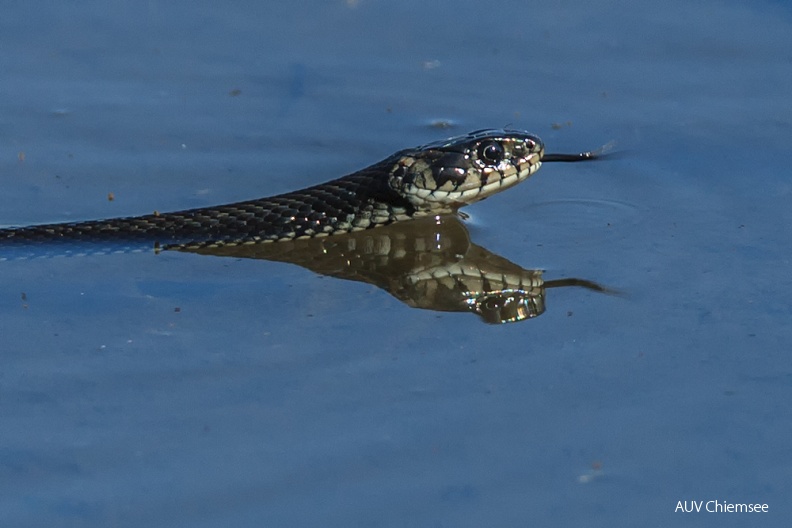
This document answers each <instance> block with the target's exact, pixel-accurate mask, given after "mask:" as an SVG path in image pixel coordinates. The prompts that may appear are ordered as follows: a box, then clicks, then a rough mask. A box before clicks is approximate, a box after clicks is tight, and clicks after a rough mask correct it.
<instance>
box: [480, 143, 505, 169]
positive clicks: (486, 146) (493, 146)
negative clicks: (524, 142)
mask: <svg viewBox="0 0 792 528" xmlns="http://www.w3.org/2000/svg"><path fill="white" fill-rule="evenodd" d="M476 153H477V154H478V158H479V159H480V160H482V161H483V162H484V163H486V164H488V165H497V164H498V163H500V162H501V161H503V156H504V154H505V151H504V149H503V145H501V143H500V142H499V141H493V140H489V141H484V142H482V143H481V145H479V147H478V151H477V152H476Z"/></svg>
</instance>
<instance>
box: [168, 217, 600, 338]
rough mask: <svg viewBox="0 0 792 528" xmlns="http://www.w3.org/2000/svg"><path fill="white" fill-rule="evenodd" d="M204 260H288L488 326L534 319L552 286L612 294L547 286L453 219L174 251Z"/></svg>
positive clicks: (580, 282) (563, 282) (564, 282)
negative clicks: (473, 237) (470, 316)
mask: <svg viewBox="0 0 792 528" xmlns="http://www.w3.org/2000/svg"><path fill="white" fill-rule="evenodd" d="M172 249H175V250H177V251H187V252H192V253H199V254H202V255H214V256H221V257H236V258H251V259H262V260H269V261H277V262H288V263H291V264H296V265H298V266H302V267H303V268H306V269H309V270H311V271H313V272H316V273H319V274H322V275H326V276H330V277H335V278H339V279H346V280H352V281H359V282H364V283H368V284H372V285H374V286H377V287H379V288H381V289H383V290H385V291H387V292H388V293H390V294H391V295H393V296H394V297H396V298H397V299H399V300H400V301H402V302H404V303H405V304H407V305H408V306H411V307H414V308H422V309H427V310H434V311H439V312H472V313H475V314H476V315H478V316H479V317H480V318H481V319H482V320H483V321H485V322H487V323H508V322H515V321H524V320H526V319H531V318H534V317H537V316H539V315H541V314H542V313H544V311H545V294H546V291H547V290H548V289H550V288H558V287H564V286H579V287H583V288H587V289H589V290H594V291H598V292H608V291H609V290H608V289H607V288H605V287H603V286H601V285H599V284H597V283H595V282H592V281H589V280H585V279H576V278H568V279H559V280H550V281H545V280H544V278H543V277H542V271H541V270H536V269H525V268H522V267H521V266H519V265H517V264H515V263H513V262H511V261H509V260H507V259H505V258H503V257H501V256H499V255H496V254H494V253H492V252H491V251H488V250H487V249H485V248H483V247H481V246H479V245H477V244H474V243H473V242H471V240H470V236H469V233H468V230H467V228H466V227H465V226H464V225H463V224H462V222H461V221H460V220H459V219H458V218H457V217H456V216H451V215H449V216H440V217H437V218H424V219H420V220H415V221H413V222H401V223H395V224H392V225H389V226H385V227H382V228H380V229H374V230H366V231H360V232H354V233H347V234H344V235H337V236H333V237H325V238H313V239H303V240H292V241H287V242H281V243H278V244H268V243H257V244H245V245H237V246H231V245H226V246H222V245H221V246H217V247H205V246H204V247H202V246H194V247H189V246H185V247H173V248H172Z"/></svg>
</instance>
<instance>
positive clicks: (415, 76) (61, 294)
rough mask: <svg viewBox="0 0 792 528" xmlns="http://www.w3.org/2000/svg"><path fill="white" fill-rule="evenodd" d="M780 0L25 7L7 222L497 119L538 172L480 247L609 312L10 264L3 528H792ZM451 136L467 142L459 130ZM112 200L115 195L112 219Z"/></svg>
mask: <svg viewBox="0 0 792 528" xmlns="http://www.w3.org/2000/svg"><path fill="white" fill-rule="evenodd" d="M790 20H791V19H790V11H789V10H788V8H787V6H786V5H785V4H783V3H773V2H754V3H752V4H750V5H745V4H743V3H738V2H703V3H696V4H695V5H693V4H691V3H687V2H671V3H665V4H662V5H660V4H656V3H651V2H634V3H631V4H629V5H624V4H623V3H620V2H602V3H599V4H598V5H597V6H596V7H594V6H592V5H591V4H590V3H585V2H576V1H570V2H563V3H559V4H557V5H556V6H555V7H540V6H526V5H525V4H524V3H522V2H508V1H503V2H495V3H494V4H488V5H487V6H483V5H482V4H480V3H474V2H461V3H460V2H454V3H450V2H436V3H433V4H426V3H423V4H418V3H416V2H409V1H408V2H399V3H397V4H387V3H378V2H373V1H360V2H340V1H339V2H307V3H306V2H303V3H301V4H300V5H299V6H297V5H294V6H292V5H285V4H284V5H274V4H273V5H269V4H266V3H265V4H261V3H256V2H236V3H234V4H233V5H224V6H222V7H221V6H219V5H218V6H215V5H214V4H212V3H208V2H197V3H196V2H190V3H185V2H158V1H150V2H147V3H145V5H141V4H140V3H132V2H126V1H116V2H112V3H101V2H83V3H81V4H80V5H65V4H62V3H58V2H39V3H38V4H37V7H36V9H35V11H31V9H30V7H29V6H28V5H27V4H24V5H23V4H21V3H12V4H11V5H9V6H6V8H5V9H4V16H3V21H2V22H0V24H2V27H0V29H2V31H1V32H0V35H2V36H0V68H2V71H3V72H4V82H3V83H2V85H0V95H2V97H0V116H2V117H0V137H2V140H3V144H4V151H3V152H4V154H3V155H2V158H1V159H0V185H2V189H3V193H2V194H0V224H2V225H23V224H31V223H43V222H53V221H71V220H78V219H79V220H82V219H92V218H102V217H110V216H124V215H130V214H145V213H150V212H151V211H152V210H159V211H167V210H177V209H184V208H188V207H199V206H205V205H214V204H220V203H224V202H230V201H236V200H242V199H249V198H255V197H259V196H265V195H269V194H275V193H279V192H285V191H288V190H292V189H297V188H301V187H304V186H306V185H310V184H314V183H318V182H321V181H325V180H328V179H331V178H335V177H337V176H339V175H342V174H344V173H347V172H351V171H354V170H356V169H358V168H361V167H364V166H366V165H368V164H370V163H373V162H375V161H377V160H379V159H381V158H383V157H385V156H387V155H389V154H390V153H392V152H394V151H396V150H398V149H401V148H405V147H409V146H414V145H418V144H422V143H425V142H427V141H431V140H435V139H439V138H441V137H444V136H448V135H453V134H457V133H462V132H466V131H468V130H473V129H476V128H484V127H501V126H506V125H510V126H512V127H515V128H524V129H528V130H530V131H532V132H534V133H536V134H538V135H540V136H541V137H542V138H543V139H544V141H545V143H546V144H547V145H548V147H549V149H550V150H555V151H577V150H581V149H589V148H595V147H597V146H599V145H601V144H603V143H605V142H607V141H610V140H615V141H616V142H617V143H618V145H619V148H620V149H621V152H622V154H621V156H619V157H617V158H615V159H612V160H608V161H604V162H601V163H592V164H577V165H547V166H545V167H543V168H542V169H541V170H540V171H539V172H538V173H537V174H536V175H535V176H534V177H532V178H531V180H529V181H528V182H525V183H523V184H521V185H520V186H518V187H517V188H515V189H513V190H510V191H509V192H508V193H504V194H503V195H502V196H496V197H493V198H491V199H489V200H487V201H485V202H483V203H481V204H478V205H476V206H473V207H471V208H469V209H468V213H469V214H470V216H471V218H470V219H469V220H468V221H467V223H466V225H467V228H468V230H469V231H470V236H471V239H472V240H473V241H474V242H475V243H477V244H480V245H482V246H484V247H486V248H487V249H488V250H490V251H492V252H494V253H496V254H498V255H501V256H503V257H505V258H507V259H509V260H510V261H512V262H514V263H517V264H519V265H520V266H521V267H523V268H526V269H540V270H544V274H545V276H552V277H553V278H562V277H584V278H587V279H590V280H595V281H598V282H601V283H603V284H606V285H608V286H611V287H613V288H616V289H618V290H620V291H622V292H623V295H615V296H614V295H602V294H598V293H596V292H589V291H586V290H580V289H563V290H556V291H553V292H552V296H548V298H547V311H546V312H545V313H544V314H543V315H542V316H541V317H537V318H535V319H531V320H529V321H524V322H520V323H514V324H508V325H497V326H493V325H486V324H483V323H480V322H478V321H477V320H476V318H475V317H474V316H472V315H470V314H467V313H439V312H431V311H426V310H416V309H413V308H410V307H409V306H407V305H406V304H404V303H402V302H400V301H399V300H397V299H395V298H394V297H392V296H391V295H390V294H388V293H387V292H386V291H384V290H382V289H380V288H377V287H376V286H373V285H371V284H365V283H357V282H350V281H342V280H337V279H333V278H329V277H323V276H320V275H317V274H316V273H313V272H311V271H309V270H306V269H304V268H300V267H296V266H292V265H289V264H284V263H278V262H269V261H263V260H252V259H234V258H228V257H213V256H204V255H195V254H187V253H161V254H159V255H154V254H151V253H138V254H117V255H89V256H84V257H76V258H59V257H56V258H43V259H33V260H13V261H7V262H1V263H0V268H2V273H0V336H1V337H0V359H1V360H2V361H3V369H2V375H0V416H2V422H3V432H2V435H0V489H1V490H2V492H0V497H1V498H0V518H2V519H4V521H5V522H4V523H3V524H7V525H9V526H41V525H47V526H108V525H109V526H112V525H116V526H142V525H145V526H190V527H195V526H217V525H233V526H262V525H266V526H360V525H366V526H399V527H403V526H416V527H418V526H515V525H516V526H521V525H526V524H531V525H534V524H535V525H551V526H552V525H560V526H568V525H587V526H621V525H645V524H649V525H663V526H673V525H678V524H685V525H690V526H724V525H726V526H728V525H734V526H738V525H745V524H746V522H750V521H749V520H747V519H746V517H745V515H747V514H740V515H737V514H731V515H726V514H724V515H715V514H704V513H702V514H681V513H674V509H675V506H676V505H677V502H678V501H684V500H688V501H690V500H711V499H713V500H714V499H717V500H720V501H729V502H736V503H740V502H759V503H767V504H768V505H769V510H770V511H769V513H766V514H756V515H757V516H758V518H757V517H754V518H753V519H751V520H752V521H753V522H754V524H756V525H757V526H785V525H786V523H785V522H784V521H786V520H787V519H789V518H790V513H792V512H790V510H789V505H788V500H787V496H788V493H787V492H788V490H789V489H790V486H791V485H792V479H791V478H790V475H792V471H790V454H791V453H790V448H789V442H788V440H787V439H788V438H789V436H790V433H792V420H791V419H790V414H789V410H788V405H787V404H786V402H788V401H789V400H790V389H792V362H791V361H790V359H789V354H788V351H789V349H790V343H792V330H790V325H789V321H790V316H792V308H790V303H789V299H790V293H792V284H791V283H792V279H790V277H791V276H792V275H790V273H789V269H790V268H789V266H790V259H791V257H792V249H791V248H792V244H790V243H791V242H792V240H791V239H790V235H789V229H788V227H789V226H790V225H791V224H792V213H790V208H789V207H788V204H789V201H790V195H792V183H790V176H789V174H790V172H789V170H788V160H787V158H788V155H787V153H788V145H789V143H790V139H792V110H791V109H790V106H789V104H788V94H789V87H790V86H792V70H791V69H790V67H789V65H790V60H792V37H790V35H792V31H790V29H792V28H790ZM446 127H450V128H446ZM111 193H112V198H113V199H112V200H110V199H109V197H110V194H111Z"/></svg>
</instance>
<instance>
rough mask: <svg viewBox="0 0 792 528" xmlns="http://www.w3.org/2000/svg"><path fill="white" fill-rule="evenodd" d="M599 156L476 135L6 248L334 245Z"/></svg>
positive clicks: (497, 134)
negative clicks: (313, 179)
mask: <svg viewBox="0 0 792 528" xmlns="http://www.w3.org/2000/svg"><path fill="white" fill-rule="evenodd" d="M601 150H602V149H600V150H599V151H588V152H581V153H578V154H547V153H545V147H544V143H543V142H542V140H541V139H540V138H539V137H538V136H536V135H534V134H530V133H528V132H525V131H521V130H509V129H485V130H476V131H473V132H470V133H468V134H464V135H461V136H456V137H452V138H448V139H444V140H441V141H436V142H433V143H428V144H425V145H421V146H419V147H415V148H408V149H404V150H401V151H398V152H396V153H394V154H393V155H391V156H389V157H387V158H385V159H383V160H382V161H380V162H378V163H375V164H373V165H371V166H369V167H366V168H364V169H361V170H359V171H357V172H354V173H352V174H349V175H346V176H343V177H341V178H338V179H335V180H332V181H328V182H325V183H322V184H319V185H314V186H311V187H308V188H305V189H302V190H298V191H293V192H289V193H285V194H279V195H276V196H271V197H267V198H260V199H255V200H249V201H242V202H237V203H231V204H227V205H220V206H213V207H202V208H197V209H188V210H184V211H176V212H171V213H157V212H155V213H152V214H147V215H143V216H133V217H125V218H112V219H107V220H90V221H81V222H67V223H54V224H42V225H32V226H26V227H11V228H3V229H0V244H9V243H11V244H13V243H35V242H46V241H79V240H93V241H108V240H110V241H112V240H147V241H152V240H153V241H154V242H155V246H156V247H160V246H162V247H166V248H167V247H174V246H176V247H177V246H180V245H187V244H189V245H193V246H199V247H200V246H217V245H238V244H257V243H267V242H282V241H289V240H299V239H306V238H315V237H327V236H333V235H338V234H343V233H350V232H356V231H362V230H366V229H372V228H376V227H380V226H385V225H388V224H393V223H395V222H403V221H408V220H413V219H418V218H422V217H428V216H439V215H445V214H452V213H456V212H457V211H458V210H459V209H460V208H461V207H463V206H467V205H470V204H472V203H475V202H478V201H481V200H483V199H485V198H488V197H489V196H492V195H493V194H495V193H498V192H501V191H503V190H505V189H509V188H510V187H513V186H515V185H517V184H518V183H520V182H522V181H524V180H525V179H527V178H528V177H529V176H531V175H532V174H534V173H536V171H537V170H539V168H540V167H541V165H542V163H544V162H549V161H584V160H590V159H596V158H598V157H600V155H601Z"/></svg>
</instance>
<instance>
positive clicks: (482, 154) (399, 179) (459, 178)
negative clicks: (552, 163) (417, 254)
mask: <svg viewBox="0 0 792 528" xmlns="http://www.w3.org/2000/svg"><path fill="white" fill-rule="evenodd" d="M543 154H544V145H543V144H542V140H540V139H539V138H538V137H536V136H534V135H531V134H528V133H526V132H521V131H517V130H479V131H476V132H471V133H470V134H466V135H464V136H458V137H453V138H450V139H447V140H444V141H439V142H436V143H430V144H428V145H423V146H421V147H417V148H415V149H408V150H405V151H402V152H400V153H399V154H397V162H396V163H395V164H394V165H393V168H392V169H391V171H390V175H389V179H388V184H389V186H390V187H391V188H392V189H393V190H395V191H396V192H398V193H399V194H400V195H402V196H403V197H404V198H406V199H407V200H408V201H409V202H410V203H411V204H412V205H413V206H414V207H415V208H416V209H418V210H425V211H426V210H429V211H436V212H445V211H454V210H456V209H458V208H460V207H462V206H465V205H468V204H471V203H473V202H477V201H479V200H483V199H484V198H487V197H488V196H490V195H492V194H495V193H496V192H500V191H502V190H504V189H508V188H509V187H512V186H513V185H516V184H518V183H520V182H521V181H523V180H524V179H526V178H528V176H530V175H531V174H533V173H534V172H536V171H537V169H539V167H540V165H541V164H542V162H541V160H542V156H543Z"/></svg>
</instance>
